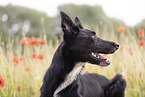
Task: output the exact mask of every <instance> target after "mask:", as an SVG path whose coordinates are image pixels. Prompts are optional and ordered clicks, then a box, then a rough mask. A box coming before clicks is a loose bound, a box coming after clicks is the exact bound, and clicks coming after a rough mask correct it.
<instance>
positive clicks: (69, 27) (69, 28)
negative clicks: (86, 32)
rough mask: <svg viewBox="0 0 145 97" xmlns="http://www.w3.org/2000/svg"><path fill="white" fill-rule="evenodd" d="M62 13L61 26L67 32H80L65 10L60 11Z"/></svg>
mask: <svg viewBox="0 0 145 97" xmlns="http://www.w3.org/2000/svg"><path fill="white" fill-rule="evenodd" d="M60 15H61V28H62V30H63V31H64V33H65V32H71V33H72V34H77V33H78V27H77V26H76V25H75V24H74V22H73V21H72V19H71V18H70V17H69V16H68V15H67V14H66V13H64V12H62V11H60Z"/></svg>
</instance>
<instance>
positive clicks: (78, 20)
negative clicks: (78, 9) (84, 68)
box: [75, 17, 83, 29]
mask: <svg viewBox="0 0 145 97" xmlns="http://www.w3.org/2000/svg"><path fill="white" fill-rule="evenodd" d="M75 24H76V26H79V27H80V28H82V29H83V26H82V22H81V20H80V18H79V17H75Z"/></svg>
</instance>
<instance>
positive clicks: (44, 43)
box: [38, 39, 47, 45]
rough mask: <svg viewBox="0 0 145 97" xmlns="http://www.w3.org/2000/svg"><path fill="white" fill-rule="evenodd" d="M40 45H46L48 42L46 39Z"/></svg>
mask: <svg viewBox="0 0 145 97" xmlns="http://www.w3.org/2000/svg"><path fill="white" fill-rule="evenodd" d="M38 44H39V45H46V44H47V41H46V40H45V39H42V40H40V41H39V43H38Z"/></svg>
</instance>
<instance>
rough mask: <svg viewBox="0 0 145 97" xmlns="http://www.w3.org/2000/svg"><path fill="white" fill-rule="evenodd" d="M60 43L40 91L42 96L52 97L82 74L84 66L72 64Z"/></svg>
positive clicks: (69, 55)
mask: <svg viewBox="0 0 145 97" xmlns="http://www.w3.org/2000/svg"><path fill="white" fill-rule="evenodd" d="M64 45H65V44H64V43H63V42H62V43H61V45H60V46H59V47H58V49H57V51H56V52H55V54H54V57H53V60H52V63H51V66H50V67H49V69H48V71H47V73H46V75H45V77H44V80H43V86H42V88H41V91H42V93H43V94H44V95H46V96H48V97H52V96H53V95H57V94H58V93H59V92H60V91H62V90H63V89H65V88H66V87H67V86H68V85H70V84H71V83H72V82H73V81H74V80H75V79H76V78H77V77H78V76H79V75H80V73H81V72H82V70H83V68H84V66H83V65H79V64H77V63H76V62H74V60H73V59H74V58H73V56H72V55H71V53H70V52H69V51H67V48H65V46H64Z"/></svg>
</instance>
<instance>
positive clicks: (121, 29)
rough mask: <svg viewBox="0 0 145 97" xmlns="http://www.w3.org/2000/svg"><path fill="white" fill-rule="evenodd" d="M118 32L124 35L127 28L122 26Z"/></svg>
mask: <svg viewBox="0 0 145 97" xmlns="http://www.w3.org/2000/svg"><path fill="white" fill-rule="evenodd" d="M117 31H118V32H119V33H124V32H125V28H124V27H122V26H120V27H118V29H117Z"/></svg>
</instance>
